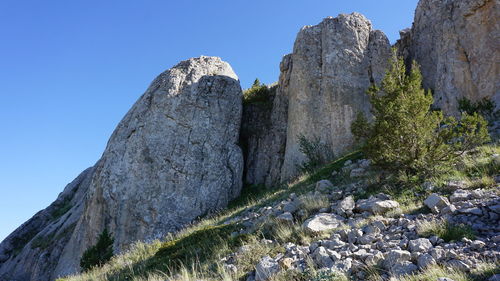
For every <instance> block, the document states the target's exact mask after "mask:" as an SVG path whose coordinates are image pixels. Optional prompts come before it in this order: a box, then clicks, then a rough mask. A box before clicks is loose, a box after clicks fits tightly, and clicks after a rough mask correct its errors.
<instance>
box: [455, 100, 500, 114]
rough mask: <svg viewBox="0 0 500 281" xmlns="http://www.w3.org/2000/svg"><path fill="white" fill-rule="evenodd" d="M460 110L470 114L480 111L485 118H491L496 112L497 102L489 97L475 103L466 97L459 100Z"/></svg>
mask: <svg viewBox="0 0 500 281" xmlns="http://www.w3.org/2000/svg"><path fill="white" fill-rule="evenodd" d="M458 110H459V111H460V112H465V113H467V114H469V115H472V114H474V113H479V114H481V115H483V116H484V117H485V118H490V117H492V116H493V114H494V111H495V103H494V102H493V101H492V100H490V99H488V98H483V99H482V100H480V101H478V102H476V103H474V102H472V101H470V100H469V99H467V98H465V97H464V98H461V99H459V100H458Z"/></svg>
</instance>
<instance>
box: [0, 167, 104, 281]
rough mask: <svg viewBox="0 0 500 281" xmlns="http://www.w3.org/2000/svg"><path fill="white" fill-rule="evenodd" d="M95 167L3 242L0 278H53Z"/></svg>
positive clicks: (0, 251)
mask: <svg viewBox="0 0 500 281" xmlns="http://www.w3.org/2000/svg"><path fill="white" fill-rule="evenodd" d="M94 171H95V169H94V168H88V169H87V170H85V171H83V172H82V173H81V174H80V175H79V176H78V177H77V178H76V179H75V180H73V182H71V183H70V184H68V185H67V186H66V187H65V188H64V191H63V192H61V194H59V196H58V197H57V199H56V201H54V203H52V204H51V205H50V206H49V207H47V208H46V209H44V210H42V211H40V212H38V213H37V214H36V215H34V216H33V217H32V218H31V219H30V220H28V221H27V222H25V223H24V224H22V225H21V226H20V227H18V228H17V229H16V230H15V231H14V232H13V233H12V234H10V235H9V236H8V237H7V238H6V239H5V240H3V241H2V243H1V244H0V280H14V281H17V280H36V281H47V280H51V279H53V272H54V267H55V265H56V264H57V262H58V258H59V257H60V256H61V254H62V252H63V251H64V249H65V247H66V246H67V244H68V241H69V239H70V238H71V234H72V233H73V231H74V229H75V226H76V224H77V222H78V220H79V219H80V217H81V215H82V213H83V209H84V206H85V196H86V194H87V191H88V189H89V186H90V182H91V179H92V176H93V175H94Z"/></svg>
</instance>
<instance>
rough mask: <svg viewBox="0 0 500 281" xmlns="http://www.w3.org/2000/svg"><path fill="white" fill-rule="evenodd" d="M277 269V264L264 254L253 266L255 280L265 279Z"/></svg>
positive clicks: (278, 267) (262, 280)
mask: <svg viewBox="0 0 500 281" xmlns="http://www.w3.org/2000/svg"><path fill="white" fill-rule="evenodd" d="M279 271H280V266H279V264H278V263H277V262H276V261H275V260H274V259H272V258H271V257H269V256H265V257H263V258H262V259H261V260H260V262H259V263H258V264H257V266H256V267H255V281H266V280H268V279H269V278H270V277H271V276H273V275H275V274H276V273H278V272H279Z"/></svg>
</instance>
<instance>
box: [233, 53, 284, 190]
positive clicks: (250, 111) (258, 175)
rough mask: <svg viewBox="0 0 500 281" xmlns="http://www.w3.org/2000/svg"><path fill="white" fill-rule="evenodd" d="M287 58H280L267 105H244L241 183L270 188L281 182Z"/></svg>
mask: <svg viewBox="0 0 500 281" xmlns="http://www.w3.org/2000/svg"><path fill="white" fill-rule="evenodd" d="M291 67H292V65H291V59H290V55H286V56H284V57H283V60H282V62H281V64H280V72H281V75H280V78H279V82H278V85H277V86H273V87H272V88H271V91H270V92H271V95H270V97H269V101H268V102H267V103H264V104H262V103H260V104H249V105H245V106H244V110H243V119H242V131H241V140H242V143H243V144H244V146H245V147H246V152H245V181H246V183H248V184H265V185H266V186H274V185H276V184H279V183H280V181H281V167H282V165H283V157H284V155H285V144H286V125H287V116H288V91H287V89H288V83H289V80H290V77H289V76H290V75H289V74H290V69H291Z"/></svg>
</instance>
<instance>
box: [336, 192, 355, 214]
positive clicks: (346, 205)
mask: <svg viewBox="0 0 500 281" xmlns="http://www.w3.org/2000/svg"><path fill="white" fill-rule="evenodd" d="M355 205H356V204H355V203H354V199H353V197H352V196H347V197H346V198H344V199H343V200H342V201H340V202H339V204H338V206H337V208H336V209H335V211H336V213H337V214H338V215H341V216H347V217H349V216H352V214H353V213H352V210H354V207H355Z"/></svg>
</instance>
